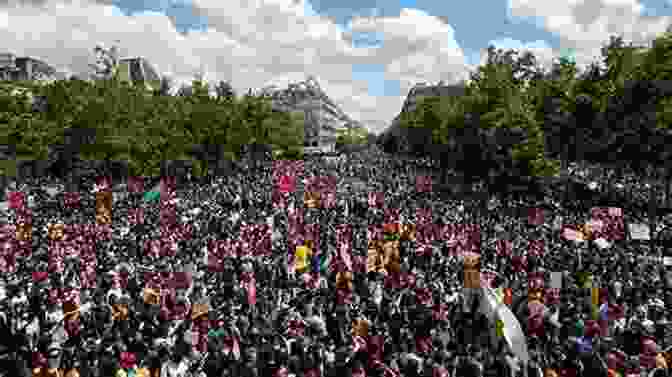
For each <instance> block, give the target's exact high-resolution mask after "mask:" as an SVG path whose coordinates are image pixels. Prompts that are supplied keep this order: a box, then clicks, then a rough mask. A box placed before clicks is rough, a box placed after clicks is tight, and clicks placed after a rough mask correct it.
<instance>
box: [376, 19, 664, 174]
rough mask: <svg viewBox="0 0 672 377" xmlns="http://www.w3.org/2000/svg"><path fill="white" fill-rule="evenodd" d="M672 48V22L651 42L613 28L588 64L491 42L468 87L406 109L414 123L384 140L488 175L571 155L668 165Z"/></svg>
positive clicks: (536, 169) (546, 166) (537, 170)
mask: <svg viewBox="0 0 672 377" xmlns="http://www.w3.org/2000/svg"><path fill="white" fill-rule="evenodd" d="M671 48H672V34H670V33H669V32H668V33H664V34H662V35H660V36H658V38H656V40H655V41H654V43H653V44H652V47H651V48H640V47H638V46H633V45H632V44H626V43H625V42H624V41H623V39H622V38H621V37H616V36H613V37H611V38H610V40H609V41H608V42H607V43H605V44H604V46H603V48H602V51H601V52H602V61H601V62H599V63H601V64H599V63H598V62H595V63H593V64H592V65H590V66H589V67H588V68H587V69H585V70H584V71H583V72H579V70H578V69H577V66H576V64H575V62H574V60H573V59H571V58H567V57H563V58H561V59H558V60H557V61H556V62H555V63H554V64H553V66H552V68H551V70H550V71H548V72H546V71H544V70H543V69H541V68H540V67H539V65H538V64H537V63H536V59H535V57H534V56H533V55H532V54H531V53H525V54H522V55H519V54H518V53H517V52H515V51H513V50H507V51H503V50H497V49H495V48H494V47H492V46H491V47H490V48H489V49H488V58H487V61H486V63H485V64H483V65H482V66H480V67H479V68H478V70H477V71H476V72H475V73H473V74H472V77H471V80H470V81H468V82H467V83H466V88H465V89H466V90H465V94H464V95H462V96H452V97H451V96H446V97H435V98H432V97H429V98H424V99H423V100H422V101H421V102H420V103H419V104H418V106H417V107H416V109H415V110H414V111H413V112H410V113H403V114H402V115H401V116H400V122H401V128H402V129H407V130H410V131H408V132H406V133H404V132H399V131H395V132H386V133H385V134H383V135H382V136H381V137H380V138H379V143H380V144H381V145H382V146H383V147H384V148H385V149H386V150H388V151H390V150H397V151H399V150H403V148H404V145H409V144H410V145H411V146H412V145H414V144H418V145H423V146H425V150H424V152H425V154H426V155H430V156H432V157H434V158H435V159H437V160H440V161H441V162H442V167H444V168H446V169H455V170H458V171H462V172H464V173H467V174H468V175H471V176H472V177H474V178H479V179H480V178H486V177H492V176H509V177H510V176H514V175H517V176H521V175H522V176H526V177H529V178H532V179H533V180H537V178H539V177H545V176H553V175H555V174H557V172H559V171H560V170H565V169H561V165H560V163H561V162H562V163H564V164H565V166H564V167H566V166H567V164H568V163H570V162H572V161H574V162H581V161H592V162H599V163H607V162H608V161H610V160H611V161H623V166H621V167H622V168H624V167H626V165H628V166H629V167H632V168H635V169H638V170H639V171H645V170H646V168H650V167H659V168H663V170H666V171H667V172H669V171H670V169H669V168H668V166H667V164H669V157H670V152H669V148H668V147H666V145H669V143H670V142H672V139H670V137H671V136H672V132H670V131H668V129H669V125H670V123H671V122H672V111H670V108H672V106H670V105H672V98H671V96H672V86H671V85H670V82H672V80H671V79H672V68H670V67H672V53H670V51H672V49H671ZM421 130H422V131H423V132H420V131H421ZM428 132H429V134H428ZM427 135H431V142H432V144H435V145H434V147H432V148H428V147H427V146H428V145H429V144H428V142H427ZM410 149H413V148H410ZM610 166H611V165H610ZM475 167H478V168H475ZM616 167H617V168H618V165H617V166H616ZM670 175H672V174H668V177H669V176H670Z"/></svg>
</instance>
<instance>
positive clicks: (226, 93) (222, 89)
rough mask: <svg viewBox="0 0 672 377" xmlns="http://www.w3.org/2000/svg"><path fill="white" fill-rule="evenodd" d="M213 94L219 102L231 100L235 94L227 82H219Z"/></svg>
mask: <svg viewBox="0 0 672 377" xmlns="http://www.w3.org/2000/svg"><path fill="white" fill-rule="evenodd" d="M215 93H216V94H217V98H218V99H220V100H229V101H230V100H231V99H232V98H234V97H235V95H236V94H235V92H234V90H233V87H232V86H231V84H229V82H228V81H223V80H220V81H219V83H218V84H217V86H215Z"/></svg>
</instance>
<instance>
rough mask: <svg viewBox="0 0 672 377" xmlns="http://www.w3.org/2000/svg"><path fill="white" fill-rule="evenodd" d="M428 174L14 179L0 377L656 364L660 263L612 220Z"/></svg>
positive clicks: (613, 214)
mask: <svg viewBox="0 0 672 377" xmlns="http://www.w3.org/2000/svg"><path fill="white" fill-rule="evenodd" d="M429 172H431V169H424V168H423V167H422V166H420V164H413V163H412V162H411V161H408V160H401V159H395V158H390V157H388V156H385V155H383V154H381V153H379V152H377V151H376V150H369V151H365V152H362V153H357V154H354V155H350V156H347V157H346V158H339V159H332V160H325V159H322V158H311V159H306V160H305V161H300V162H287V161H285V162H280V161H268V162H267V163H263V164H258V166H256V167H247V168H245V167H243V169H242V170H241V171H236V172H232V173H231V174H230V175H228V176H222V177H213V178H211V179H208V180H207V181H205V180H192V181H190V182H186V183H184V184H181V183H180V182H176V181H175V180H171V179H170V178H166V179H163V180H162V182H161V185H160V189H159V191H160V197H158V199H157V197H156V196H154V197H152V195H148V193H147V191H148V189H149V187H143V186H142V180H131V179H129V180H128V183H127V185H125V186H123V187H122V188H121V189H118V190H117V189H116V188H115V187H114V185H112V184H111V183H110V182H109V181H107V180H105V179H102V180H99V181H98V182H97V184H96V185H95V186H94V187H81V188H79V190H81V191H80V192H79V193H72V192H65V190H64V189H62V188H61V189H58V188H54V187H51V188H49V189H45V185H47V183H46V182H41V181H40V180H39V179H26V180H22V182H19V183H17V184H14V186H13V187H10V188H9V189H10V191H11V192H9V193H8V194H7V196H8V201H10V205H9V207H10V208H9V209H8V210H7V211H6V212H4V213H3V214H2V220H1V224H2V231H1V232H0V237H2V245H3V246H2V248H1V250H2V254H1V255H0V268H2V271H3V273H2V276H1V280H2V288H1V289H0V305H1V306H2V309H1V310H0V313H1V314H0V331H1V332H2V334H1V335H0V374H1V375H4V376H29V375H33V376H49V377H52V376H66V377H74V376H80V377H88V376H98V377H122V376H128V377H131V376H136V377H137V376H152V377H153V376H157V377H177V376H182V377H187V376H207V377H210V376H215V377H220V376H241V377H242V376H250V377H252V376H256V377H264V376H268V377H276V376H277V377H288V376H296V377H318V376H324V377H328V376H339V377H346V376H380V377H395V376H399V377H400V376H404V377H406V376H408V377H420V376H424V377H427V376H431V377H443V376H451V377H471V376H474V377H475V376H518V375H521V374H523V375H524V374H527V375H530V376H535V375H538V376H542V375H544V376H576V377H579V376H598V375H599V376H604V375H608V376H617V375H620V376H623V377H626V376H634V375H642V374H645V375H653V376H657V377H660V376H669V375H670V373H669V369H668V367H669V366H670V363H671V362H672V360H670V359H669V356H670V352H669V351H670V347H672V324H671V323H670V322H669V321H670V317H669V308H671V307H672V276H671V275H670V272H669V271H666V270H665V267H664V266H663V264H662V263H660V260H658V259H656V258H654V257H653V256H655V255H657V250H649V249H648V247H649V245H648V243H645V242H639V241H637V240H632V239H631V237H629V236H628V232H627V227H626V226H625V224H628V222H629V221H631V218H630V216H631V214H629V213H628V212H627V211H620V210H618V209H610V210H606V209H605V210H601V209H596V210H595V211H591V213H575V212H571V211H570V210H567V209H565V207H564V206H563V205H561V204H558V203H555V202H554V201H553V200H552V199H550V198H547V200H544V201H543V202H535V203H527V202H524V201H520V202H518V201H506V200H497V199H494V198H493V199H492V200H490V201H489V202H488V210H487V211H482V210H478V209H479V208H481V205H480V204H477V203H475V202H471V201H469V200H467V199H465V198H460V199H456V198H450V197H446V196H442V195H440V193H438V192H437V190H432V182H433V180H432V179H433V178H435V177H431V176H429V177H428V175H430V174H431V173H429ZM145 184H146V185H147V184H148V182H145ZM110 198H112V199H110ZM101 203H102V204H101ZM105 203H108V205H109V207H108V208H110V209H111V210H110V211H107V212H106V211H105V208H104V205H105ZM101 206H103V208H102V209H101ZM598 218H599V219H600V221H601V222H600V226H599V227H598V226H597V225H596V224H597V223H595V222H592V221H593V220H595V219H598ZM587 223H590V224H591V226H592V227H589V226H587V225H586V224H587ZM89 224H90V225H89ZM567 227H573V228H572V229H573V230H571V231H570V230H568V229H569V228H567ZM572 232H573V233H572ZM474 271H480V274H477V275H475V276H476V277H474V275H473V272H474ZM591 288H597V289H596V290H593V289H591ZM493 293H494V294H495V295H496V297H497V299H498V302H499V303H500V304H502V305H505V306H506V308H507V309H506V310H504V309H501V308H495V307H493V305H491V304H492V301H488V300H491V298H492V297H494V296H493ZM488 302H490V305H488ZM507 313H512V314H513V315H514V316H515V318H514V320H512V318H511V317H506V315H507ZM502 326H504V327H505V328H503V327H502ZM521 337H522V345H521V339H520V338H521Z"/></svg>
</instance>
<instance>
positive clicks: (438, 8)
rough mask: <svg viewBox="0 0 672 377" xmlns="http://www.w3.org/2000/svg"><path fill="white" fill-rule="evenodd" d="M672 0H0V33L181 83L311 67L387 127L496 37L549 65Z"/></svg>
mask: <svg viewBox="0 0 672 377" xmlns="http://www.w3.org/2000/svg"><path fill="white" fill-rule="evenodd" d="M671 1H672V0H643V1H637V0H582V1H581V0H553V1H549V0H470V1H454V0H442V1H436V0H401V1H386V0H356V1H355V0H310V1H306V0H255V1H250V0H226V1H221V0H77V1H67V2H62V0H58V1H56V0H30V1H26V2H22V1H19V2H18V4H20V5H19V6H16V4H17V0H12V1H11V2H10V1H9V0H4V1H3V0H0V40H3V43H4V44H5V45H6V48H8V49H10V50H12V51H13V52H15V53H17V54H25V55H31V56H37V57H41V58H43V59H45V60H47V61H48V62H50V63H52V64H53V65H55V66H57V67H60V68H63V69H65V70H68V71H71V72H78V73H79V72H81V71H82V70H84V69H86V67H88V64H89V63H90V62H91V61H90V59H91V53H90V50H91V48H92V46H93V45H94V44H95V43H99V42H104V43H112V41H114V40H120V41H121V45H122V51H123V52H124V53H125V54H128V55H141V56H145V57H146V58H148V59H149V60H150V61H151V62H152V63H153V64H155V65H156V66H157V69H158V70H159V71H161V72H162V73H165V74H168V75H170V76H172V77H174V78H175V79H176V80H177V82H186V81H189V80H190V79H191V77H193V74H194V73H195V72H204V73H206V79H209V80H220V79H223V80H227V81H231V82H232V85H233V86H234V88H236V89H237V90H239V91H246V90H247V88H260V87H263V86H266V85H270V84H274V85H279V86H282V85H283V83H287V82H292V81H299V80H302V79H304V78H305V76H307V75H313V76H315V77H317V78H318V81H319V83H320V86H321V87H322V88H323V89H325V91H326V92H327V94H328V95H329V96H330V97H331V98H332V99H333V100H334V102H336V103H337V104H339V106H341V108H342V109H343V110H344V111H345V112H346V113H348V114H350V115H351V116H352V117H353V118H355V119H359V120H361V121H362V122H364V124H365V125H366V126H367V127H368V128H369V129H371V130H372V131H374V132H380V131H382V130H383V129H384V128H385V127H387V126H388V125H389V122H390V121H391V119H393V118H394V117H395V116H396V115H397V113H398V112H399V109H400V108H401V105H402V103H403V100H404V98H405V96H406V94H407V92H408V90H409V89H410V88H411V87H412V86H413V85H415V84H416V83H418V82H428V83H434V82H438V81H439V80H442V81H445V82H447V83H451V82H457V81H460V80H462V79H465V78H468V74H469V72H470V71H473V70H474V69H475V68H476V67H477V65H478V64H479V62H480V61H481V59H482V58H483V51H484V50H485V49H486V48H487V46H488V45H489V44H494V45H495V46H496V47H499V48H514V49H518V50H529V51H531V52H533V53H534V54H535V56H536V57H537V59H538V61H539V63H540V64H541V65H542V66H544V67H548V66H550V63H551V62H552V60H553V59H554V58H557V57H559V56H560V55H561V54H562V52H563V51H565V50H573V51H574V52H575V59H576V62H577V64H578V65H579V66H580V67H583V66H585V65H587V64H588V63H590V62H592V61H595V59H597V58H599V48H600V46H601V44H602V43H604V42H606V41H607V40H608V36H609V35H613V34H621V35H623V36H624V38H625V39H626V40H630V41H633V42H635V43H638V44H646V43H648V42H649V41H650V40H651V39H652V38H654V37H655V36H656V35H658V34H659V33H660V32H662V31H664V30H665V28H666V27H667V26H668V25H670V24H672V18H671V17H670V16H672V7H671V6H670V2H671ZM3 4H4V5H3ZM45 5H46V6H45Z"/></svg>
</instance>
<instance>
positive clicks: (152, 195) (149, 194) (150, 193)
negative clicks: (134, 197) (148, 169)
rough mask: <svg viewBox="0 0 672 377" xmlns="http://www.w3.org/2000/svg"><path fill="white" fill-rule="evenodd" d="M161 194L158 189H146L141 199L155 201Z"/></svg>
mask: <svg viewBox="0 0 672 377" xmlns="http://www.w3.org/2000/svg"><path fill="white" fill-rule="evenodd" d="M160 196H161V193H160V192H158V191H147V192H146V193H145V195H144V196H143V199H145V201H147V202H155V201H157V200H159V197H160Z"/></svg>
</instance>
